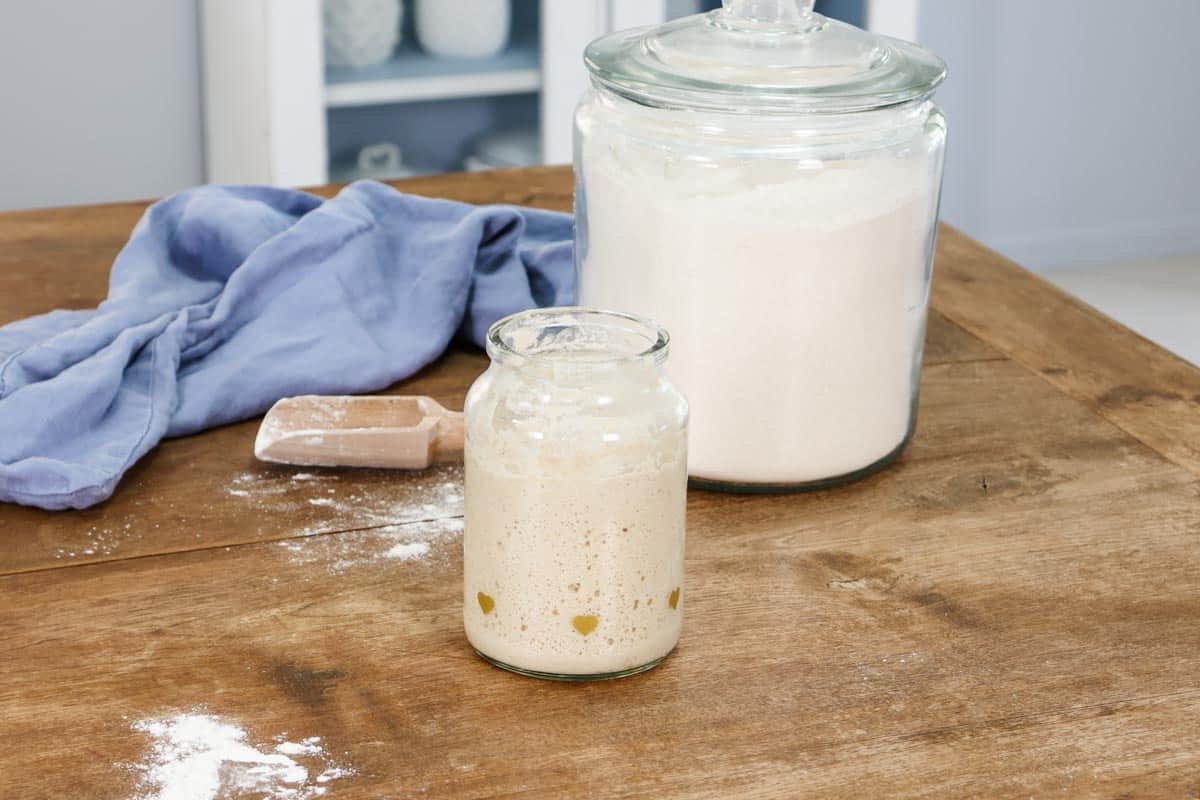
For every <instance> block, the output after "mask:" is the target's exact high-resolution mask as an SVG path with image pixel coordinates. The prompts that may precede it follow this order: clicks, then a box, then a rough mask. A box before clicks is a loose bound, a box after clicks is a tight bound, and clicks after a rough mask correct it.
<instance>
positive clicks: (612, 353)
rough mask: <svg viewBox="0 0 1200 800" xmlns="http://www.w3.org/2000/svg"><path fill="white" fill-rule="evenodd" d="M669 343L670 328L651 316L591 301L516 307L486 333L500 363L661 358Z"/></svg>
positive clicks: (490, 352) (605, 362) (492, 354)
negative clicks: (570, 332)
mask: <svg viewBox="0 0 1200 800" xmlns="http://www.w3.org/2000/svg"><path fill="white" fill-rule="evenodd" d="M566 330H575V331H580V330H583V331H585V335H584V338H583V339H579V338H577V337H576V336H574V335H572V336H569V337H568V336H564V335H563V332H564V331H566ZM586 331H590V332H591V336H590V337H589V336H588V335H587V334H586ZM670 344H671V335H670V334H669V333H668V332H667V330H666V329H665V328H663V327H662V326H661V325H659V324H658V323H657V322H655V321H654V320H652V319H650V318H648V317H642V316H638V315H637V314H630V313H627V312H624V311H611V310H608V309H602V308H591V307H588V306H548V307H546V308H533V309H529V310H527V311H518V312H517V313H515V314H510V315H508V316H507V317H504V318H503V319H500V320H498V321H497V322H496V323H494V324H493V325H492V326H491V327H490V328H488V333H487V354H488V356H489V357H490V358H491V359H492V360H493V361H497V362H500V363H522V362H537V363H550V362H570V363H578V364H587V365H588V366H605V365H621V364H635V363H638V362H653V363H654V364H661V363H663V362H664V361H665V360H666V358H667V354H668V353H669V351H670Z"/></svg>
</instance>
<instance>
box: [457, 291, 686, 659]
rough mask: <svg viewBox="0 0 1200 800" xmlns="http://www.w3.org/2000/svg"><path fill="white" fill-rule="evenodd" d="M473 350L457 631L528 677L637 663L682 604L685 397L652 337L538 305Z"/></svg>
mask: <svg viewBox="0 0 1200 800" xmlns="http://www.w3.org/2000/svg"><path fill="white" fill-rule="evenodd" d="M487 350H488V355H489V356H491V359H492V363H491V366H490V367H489V368H488V370H487V371H486V372H485V373H484V374H483V375H482V376H480V378H479V379H478V380H477V381H476V382H475V384H474V385H473V386H472V387H471V391H470V392H469V393H468V395H467V402H466V453H465V461H466V505H467V518H466V522H467V525H466V531H465V533H464V534H463V624H464V626H465V628H466V632H467V638H468V639H469V640H470V642H471V644H472V645H473V646H474V648H475V649H476V651H478V652H479V653H480V654H481V655H483V656H484V658H486V659H488V660H489V661H491V662H492V663H494V664H496V665H497V666H500V667H504V668H505V669H509V670H512V671H514V672H520V673H523V674H526V675H532V676H535V677H540V678H555V679H560V680H588V679H597V678H613V677H620V676H622V675H631V674H634V673H637V672H641V671H643V670H646V669H649V668H650V667H653V666H654V665H655V664H657V663H658V662H659V661H661V660H662V659H663V658H664V657H665V656H666V655H667V654H668V653H669V652H670V651H671V650H672V648H674V647H675V643H676V642H677V641H678V640H679V634H680V630H681V626H682V620H683V606H684V586H683V555H684V554H683V549H684V525H685V509H686V505H687V402H686V401H685V400H684V398H683V396H682V395H681V394H680V393H679V392H678V390H676V389H675V387H674V386H673V385H672V384H671V382H670V381H669V380H668V379H667V377H666V375H665V374H664V371H663V364H664V362H665V361H666V359H667V350H668V339H667V334H666V332H665V331H663V330H662V329H661V328H659V327H658V326H657V325H654V324H653V323H651V322H649V321H647V320H644V319H639V318H637V317H632V316H628V315H625V314H617V313H612V312H604V311H594V310H589V309H583V308H548V309H540V310H534V311H526V312H523V313H520V314H517V315H515V316H512V317H508V318H506V319H503V320H501V321H500V322H497V323H496V324H495V325H494V326H493V327H492V329H491V331H489V333H488V340H487Z"/></svg>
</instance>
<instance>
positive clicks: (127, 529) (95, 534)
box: [54, 517, 159, 560]
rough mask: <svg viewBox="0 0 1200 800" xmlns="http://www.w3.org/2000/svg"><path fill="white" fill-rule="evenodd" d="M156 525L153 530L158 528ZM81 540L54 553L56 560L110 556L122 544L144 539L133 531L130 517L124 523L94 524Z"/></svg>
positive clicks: (139, 532) (84, 532)
mask: <svg viewBox="0 0 1200 800" xmlns="http://www.w3.org/2000/svg"><path fill="white" fill-rule="evenodd" d="M158 526H159V523H157V522H156V523H154V525H153V526H149V527H151V528H157V527H158ZM80 536H81V538H80V539H79V540H77V541H76V542H75V544H73V545H67V546H63V547H58V548H56V549H55V551H54V557H55V558H56V559H60V560H61V559H71V558H87V557H92V556H110V555H112V554H113V553H115V552H116V551H117V550H119V549H120V547H121V545H122V544H125V543H127V542H130V541H133V540H135V539H140V538H142V533H141V531H135V530H134V529H133V523H132V522H131V521H129V517H126V518H125V521H123V522H111V523H108V524H93V525H91V526H90V527H88V529H87V530H85V531H82V532H81V534H80Z"/></svg>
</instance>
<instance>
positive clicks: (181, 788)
mask: <svg viewBox="0 0 1200 800" xmlns="http://www.w3.org/2000/svg"><path fill="white" fill-rule="evenodd" d="M133 730H134V731H136V732H137V733H140V734H143V735H145V736H146V737H148V738H149V739H150V743H149V747H148V749H147V751H146V754H145V756H144V757H143V759H142V760H141V761H140V762H139V763H137V764H133V765H129V766H130V767H131V768H132V769H133V770H134V771H135V772H137V773H138V787H137V790H136V793H135V794H134V795H132V797H131V800H219V798H226V797H229V798H233V797H255V798H260V800H315V798H320V797H323V796H324V795H325V794H326V792H327V791H328V784H329V783H330V782H332V781H334V780H337V779H340V778H345V777H349V776H351V775H353V774H354V770H353V769H352V768H350V767H348V766H346V765H344V764H339V763H338V762H337V761H335V760H334V759H333V758H331V757H330V755H329V754H328V753H327V752H326V750H325V747H324V746H323V745H322V743H321V739H320V737H317V736H312V737H308V738H305V739H302V740H300V741H288V740H287V739H286V738H285V737H283V736H280V737H277V738H276V740H275V741H274V743H272V744H268V745H263V746H256V745H254V744H252V743H251V742H250V741H249V737H248V735H247V733H246V731H245V729H243V728H242V727H241V726H239V725H238V724H236V723H235V722H232V721H229V720H226V719H222V718H221V717H218V716H216V715H214V714H210V713H207V712H205V711H204V710H202V709H197V710H193V711H189V712H185V713H181V714H174V715H171V716H167V717H159V718H151V719H144V720H140V721H138V722H136V723H134V725H133Z"/></svg>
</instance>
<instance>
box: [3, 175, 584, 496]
mask: <svg viewBox="0 0 1200 800" xmlns="http://www.w3.org/2000/svg"><path fill="white" fill-rule="evenodd" d="M574 295H575V276H574V267H573V265H572V220H571V217H570V215H567V214H557V213H552V212H549V211H538V210H534V209H527V208H513V207H506V206H490V207H476V206H470V205H466V204H463V203H455V202H450V201H446V200H430V199H427V198H421V197H414V196H411V195H405V194H402V193H400V192H398V191H396V190H395V189H392V188H389V187H387V186H384V185H382V184H378V183H371V182H360V183H356V184H353V185H352V186H349V187H347V188H346V189H344V190H343V191H342V192H341V193H340V194H339V195H338V196H337V197H336V198H334V199H332V200H327V201H323V200H322V199H321V198H319V197H315V196H313V195H310V194H306V193H304V192H298V191H291V190H286V189H271V188H265V187H216V186H208V187H202V188H198V189H193V190H190V191H186V192H183V193H181V194H178V195H175V196H174V197H171V198H168V199H166V200H163V201H161V202H159V203H156V204H155V205H153V206H151V207H150V208H149V209H148V210H147V211H146V214H145V216H143V217H142V219H141V221H140V222H139V223H138V225H137V227H136V228H135V229H134V231H133V235H132V237H131V238H130V240H129V243H128V244H126V246H125V247H124V249H123V250H122V251H121V253H120V255H118V256H117V260H116V262H115V263H114V264H113V268H112V274H111V277H110V280H109V291H108V299H106V300H105V301H104V302H103V303H101V304H100V307H99V308H97V309H95V310H93V311H52V312H50V313H49V314H43V315H42V316H39V317H33V318H30V319H26V320H22V321H20V322H16V323H13V324H11V325H8V326H5V327H3V328H0V501H7V502H17V503H23V504H26V505H31V506H40V507H41V508H48V509H60V508H85V507H87V506H90V505H94V504H96V503H99V502H101V501H102V500H105V499H106V498H108V496H109V495H111V494H112V492H113V489H114V487H115V486H116V484H117V482H118V481H119V480H120V479H121V476H122V475H123V474H124V473H125V471H126V470H127V469H129V467H130V466H131V465H132V464H133V463H134V462H136V461H137V460H138V459H139V458H141V457H142V456H143V455H145V453H146V452H147V451H148V450H150V449H151V448H152V447H154V445H155V444H157V443H158V442H159V441H160V440H161V439H162V438H163V437H168V436H183V435H185V434H189V433H195V432H196V431H200V430H204V429H205V428H210V427H213V426H216V425H222V424H225V423H229V422H235V421H237V420H242V419H246V418H247V417H252V416H254V415H256V414H260V413H262V412H263V411H265V410H266V409H267V408H269V407H270V406H271V404H272V403H274V402H275V401H276V400H278V399H279V398H281V397H287V396H291V395H299V394H349V393H354V392H365V391H373V390H378V389H382V388H384V387H386V386H388V385H390V384H392V383H394V382H396V381H398V380H400V379H402V378H405V377H407V376H409V375H411V374H413V373H414V372H416V371H417V370H419V369H420V368H421V367H423V366H425V365H426V364H428V363H430V362H431V361H433V360H435V359H436V358H437V357H438V356H439V355H440V354H441V353H442V351H443V350H444V349H445V348H446V346H447V344H449V343H450V341H451V340H452V339H453V338H454V336H455V334H456V333H457V332H461V333H462V334H463V335H464V336H465V337H467V338H469V339H470V340H471V341H474V342H475V343H476V344H480V345H482V344H483V341H484V337H485V335H486V333H487V329H488V327H489V326H490V325H491V324H492V323H493V322H495V321H496V320H497V319H499V318H500V317H502V316H504V315H507V314H510V313H513V312H516V311H520V310H522V309H526V308H532V307H534V306H547V305H568V304H570V303H572V302H573V301H574Z"/></svg>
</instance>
